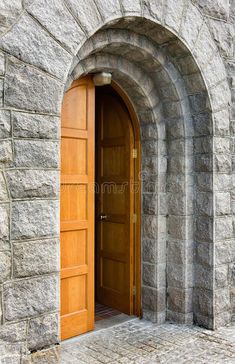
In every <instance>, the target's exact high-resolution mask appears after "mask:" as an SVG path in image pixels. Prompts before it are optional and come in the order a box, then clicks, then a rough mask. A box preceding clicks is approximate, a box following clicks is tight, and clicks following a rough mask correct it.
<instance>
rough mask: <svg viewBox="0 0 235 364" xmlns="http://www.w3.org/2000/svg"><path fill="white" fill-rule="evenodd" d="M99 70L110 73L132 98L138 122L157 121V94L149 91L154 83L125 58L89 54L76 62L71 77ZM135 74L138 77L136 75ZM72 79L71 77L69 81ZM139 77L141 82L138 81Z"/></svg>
mask: <svg viewBox="0 0 235 364" xmlns="http://www.w3.org/2000/svg"><path fill="white" fill-rule="evenodd" d="M130 68H131V69H130ZM100 70H105V71H107V72H111V73H112V75H113V79H114V81H116V82H117V83H118V84H119V85H120V86H121V87H122V88H123V90H124V91H125V92H126V93H127V95H128V96H129V98H130V99H131V100H132V102H133V106H134V108H135V109H136V112H137V115H138V116H139V119H140V122H143V123H147V122H150V120H151V122H158V121H159V110H158V114H156V117H155V115H154V110H157V105H160V100H159V98H158V96H157V95H156V94H155V95H154V93H153V92H151V91H153V90H154V84H153V83H152V81H151V79H148V77H147V75H146V74H144V73H143V72H142V70H140V69H138V67H136V66H133V64H132V63H130V62H128V61H127V60H126V59H122V58H121V57H117V56H110V55H105V54H101V55H98V56H96V55H91V56H90V57H88V58H86V59H85V60H83V61H82V62H81V63H79V64H78V66H77V67H76V68H75V70H74V72H73V73H72V75H73V79H77V78H79V77H82V76H83V75H85V74H88V73H94V72H98V71H100ZM137 75H138V77H136V76H137ZM73 79H72V78H71V82H72V80H73ZM141 79H142V81H143V82H140V80H141ZM144 79H145V82H144ZM144 85H145V87H144ZM150 115H151V116H150Z"/></svg>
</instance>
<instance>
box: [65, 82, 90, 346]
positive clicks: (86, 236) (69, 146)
mask: <svg viewBox="0 0 235 364" xmlns="http://www.w3.org/2000/svg"><path fill="white" fill-rule="evenodd" d="M94 104H95V87H94V84H93V82H92V80H91V78H90V77H85V78H83V79H81V80H77V81H74V82H73V84H72V86H71V88H70V89H69V90H68V91H67V92H66V94H65V96H64V102H63V106H62V117H61V122H62V125H61V127H62V128H61V130H62V135H61V339H62V340H63V339H67V338H70V337H72V336H77V335H79V334H81V333H85V332H87V331H89V330H92V329H93V326H94V138H95V136H94V134H95V133H94V127H95V105H94Z"/></svg>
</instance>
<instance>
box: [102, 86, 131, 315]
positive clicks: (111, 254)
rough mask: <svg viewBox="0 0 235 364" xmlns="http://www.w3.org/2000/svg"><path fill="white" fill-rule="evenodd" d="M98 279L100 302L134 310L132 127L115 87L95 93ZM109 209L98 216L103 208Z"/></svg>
mask: <svg viewBox="0 0 235 364" xmlns="http://www.w3.org/2000/svg"><path fill="white" fill-rule="evenodd" d="M96 111H97V113H96V122H97V168H96V170H97V175H96V178H97V182H98V186H99V194H98V195H97V212H96V227H97V233H96V239H97V251H96V254H97V267H96V274H97V284H96V296H97V299H98V301H99V302H100V303H103V304H105V305H107V306H111V307H113V308H116V309H118V310H120V311H121V312H124V313H127V314H132V312H133V311H132V310H133V294H132V287H133V266H132V264H133V223H132V220H131V216H132V214H133V208H134V204H133V196H132V194H131V190H130V186H131V183H130V181H131V179H133V160H132V155H131V151H132V148H133V131H132V127H131V120H130V116H129V113H128V111H127V109H126V107H125V105H124V103H123V102H122V101H121V99H120V98H119V97H118V96H117V95H115V94H114V93H112V91H110V89H109V91H108V92H106V93H105V92H103V90H101V91H100V92H98V94H97V99H96ZM102 213H103V214H104V215H106V219H105V220H100V214H102Z"/></svg>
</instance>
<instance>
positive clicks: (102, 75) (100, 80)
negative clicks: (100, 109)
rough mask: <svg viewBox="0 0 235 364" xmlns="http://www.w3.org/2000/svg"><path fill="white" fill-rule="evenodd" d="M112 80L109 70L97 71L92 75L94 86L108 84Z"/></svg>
mask: <svg viewBox="0 0 235 364" xmlns="http://www.w3.org/2000/svg"><path fill="white" fill-rule="evenodd" d="M111 81H112V74H111V73H109V72H99V73H96V74H95V75H94V76H93V82H94V84H95V86H105V85H110V84H111Z"/></svg>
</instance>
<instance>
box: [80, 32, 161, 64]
mask: <svg viewBox="0 0 235 364" xmlns="http://www.w3.org/2000/svg"><path fill="white" fill-rule="evenodd" d="M112 47H116V48H117V52H119V53H121V51H120V48H121V47H125V48H126V52H125V53H129V52H130V51H131V50H134V51H135V53H136V54H135V57H133V61H135V62H138V61H140V62H141V63H144V62H145V60H147V59H148V58H149V59H150V58H151V59H152V60H153V61H154V62H156V65H159V66H160V65H164V64H165V62H166V61H167V56H166V54H165V52H164V50H160V49H158V48H157V47H156V45H155V44H154V43H153V42H152V41H151V40H149V39H148V38H146V37H143V36H141V35H139V34H137V33H134V32H133V31H130V30H128V29H126V30H121V29H105V30H101V31H99V32H97V33H95V34H94V35H93V36H92V37H91V38H90V39H89V40H88V41H87V42H86V43H85V44H84V46H83V47H81V49H80V51H79V52H78V56H79V57H80V58H84V57H87V56H88V55H89V54H90V53H94V52H98V51H101V50H102V51H107V52H108V53H112ZM110 48H111V49H110ZM122 54H123V53H122ZM138 54H140V57H138Z"/></svg>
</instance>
